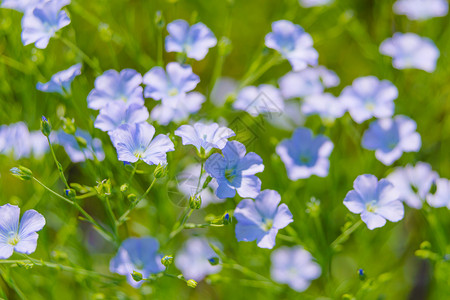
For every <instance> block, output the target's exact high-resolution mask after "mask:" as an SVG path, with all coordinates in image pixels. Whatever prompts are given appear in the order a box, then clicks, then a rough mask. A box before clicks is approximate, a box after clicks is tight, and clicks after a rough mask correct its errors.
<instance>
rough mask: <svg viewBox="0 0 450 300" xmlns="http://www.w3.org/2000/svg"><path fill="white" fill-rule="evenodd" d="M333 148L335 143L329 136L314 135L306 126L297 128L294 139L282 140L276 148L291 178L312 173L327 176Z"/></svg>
mask: <svg viewBox="0 0 450 300" xmlns="http://www.w3.org/2000/svg"><path fill="white" fill-rule="evenodd" d="M332 150H333V143H332V142H331V141H330V139H329V138H327V137H326V136H324V135H317V136H316V137H314V136H313V133H312V131H311V130H310V129H308V128H304V127H300V128H297V129H296V130H295V131H294V134H293V135H292V139H290V140H288V139H285V140H283V141H281V143H280V144H279V145H278V146H277V148H276V152H277V154H278V155H279V156H280V158H281V160H282V161H283V162H284V164H285V166H286V169H287V172H288V177H289V179H291V180H297V179H300V178H308V177H310V176H311V175H317V176H319V177H325V176H327V175H328V169H329V167H330V161H329V160H328V157H329V156H330V154H331V151H332Z"/></svg>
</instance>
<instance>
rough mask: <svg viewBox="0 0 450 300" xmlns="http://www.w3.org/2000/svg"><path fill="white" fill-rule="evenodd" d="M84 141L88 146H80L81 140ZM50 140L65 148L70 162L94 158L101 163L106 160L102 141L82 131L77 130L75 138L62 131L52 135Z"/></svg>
mask: <svg viewBox="0 0 450 300" xmlns="http://www.w3.org/2000/svg"><path fill="white" fill-rule="evenodd" d="M75 137H76V138H75ZM77 138H78V139H79V140H80V139H81V140H83V142H84V143H86V145H82V144H81V145H80V142H79V140H78V141H77ZM50 139H51V140H52V141H53V142H54V143H56V144H58V145H61V146H63V147H64V150H66V152H67V155H69V157H70V160H71V161H72V162H74V163H78V162H83V161H85V160H86V159H89V160H94V157H95V158H97V159H98V160H99V161H102V160H104V159H105V152H103V147H102V141H101V140H100V139H98V138H94V139H93V138H92V137H91V135H90V134H89V133H88V132H87V131H84V130H82V129H77V131H76V132H75V136H73V135H70V134H67V133H65V132H64V131H62V130H60V131H58V132H56V133H55V134H53V132H52V134H51V135H50Z"/></svg>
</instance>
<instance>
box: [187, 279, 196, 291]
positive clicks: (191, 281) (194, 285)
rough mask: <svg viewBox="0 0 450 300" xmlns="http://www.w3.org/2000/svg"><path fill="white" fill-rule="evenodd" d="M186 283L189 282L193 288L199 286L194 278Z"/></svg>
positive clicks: (189, 285)
mask: <svg viewBox="0 0 450 300" xmlns="http://www.w3.org/2000/svg"><path fill="white" fill-rule="evenodd" d="M186 284H187V286H188V287H191V288H193V289H195V288H196V287H197V281H195V280H194V279H189V280H188V281H187V282H186Z"/></svg>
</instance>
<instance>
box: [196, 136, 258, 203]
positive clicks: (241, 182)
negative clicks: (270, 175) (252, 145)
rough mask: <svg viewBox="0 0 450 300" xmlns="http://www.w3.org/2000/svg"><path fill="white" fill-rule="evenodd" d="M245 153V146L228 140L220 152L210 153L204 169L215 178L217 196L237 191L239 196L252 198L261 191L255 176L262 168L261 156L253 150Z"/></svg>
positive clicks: (229, 194)
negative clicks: (217, 185)
mask: <svg viewBox="0 0 450 300" xmlns="http://www.w3.org/2000/svg"><path fill="white" fill-rule="evenodd" d="M245 153H246V149H245V146H244V145H243V144H241V143H239V142H237V141H229V142H228V143H227V144H226V145H225V147H224V148H223V149H222V154H223V155H221V154H219V153H214V154H212V155H211V156H210V157H209V158H208V160H207V161H206V163H205V170H206V172H208V173H209V175H211V176H212V177H214V178H215V179H216V180H217V183H218V184H219V187H218V188H217V190H216V195H217V197H219V198H221V199H223V198H231V197H234V195H235V194H236V191H237V193H238V194H239V195H240V196H241V197H250V198H254V197H256V196H258V194H259V192H260V191H261V180H260V179H259V178H258V177H256V176H255V174H256V173H259V172H262V171H263V170H264V165H263V161H262V159H261V157H259V155H258V154H256V153H254V152H250V153H247V154H245Z"/></svg>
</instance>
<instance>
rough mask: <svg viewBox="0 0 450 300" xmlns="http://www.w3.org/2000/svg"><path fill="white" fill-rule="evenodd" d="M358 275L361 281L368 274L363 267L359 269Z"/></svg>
mask: <svg viewBox="0 0 450 300" xmlns="http://www.w3.org/2000/svg"><path fill="white" fill-rule="evenodd" d="M358 276H359V280H361V281H364V280H366V274H365V273H364V270H363V269H359V270H358Z"/></svg>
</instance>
